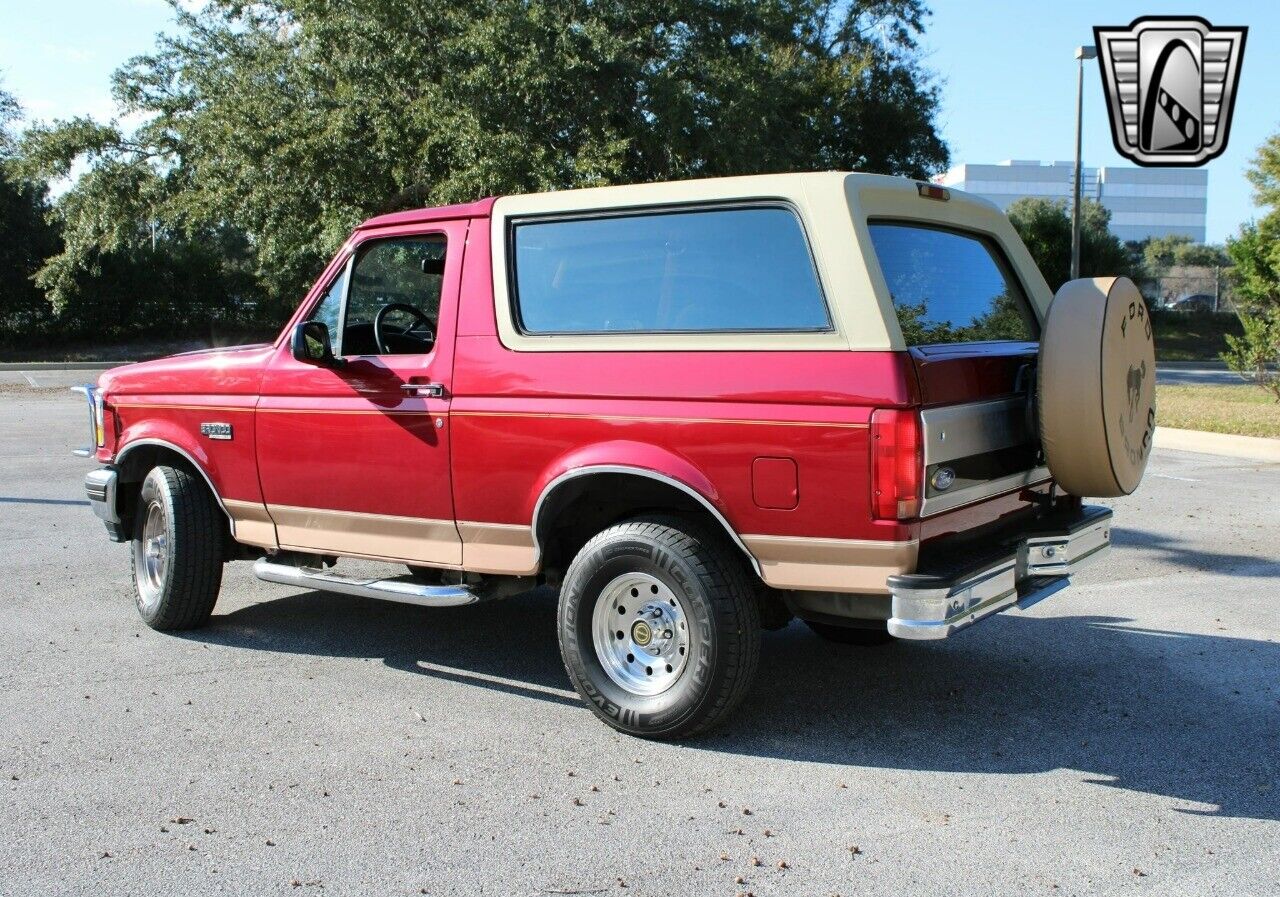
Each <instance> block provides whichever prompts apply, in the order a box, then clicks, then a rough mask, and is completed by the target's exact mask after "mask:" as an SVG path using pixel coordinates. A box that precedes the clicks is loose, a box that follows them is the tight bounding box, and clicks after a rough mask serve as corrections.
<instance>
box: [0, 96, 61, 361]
mask: <svg viewBox="0 0 1280 897" xmlns="http://www.w3.org/2000/svg"><path fill="white" fill-rule="evenodd" d="M21 117H22V109H21V107H20V106H19V105H18V101H17V100H16V99H15V98H14V97H13V95H12V94H10V93H8V92H6V91H4V90H0V283H2V284H3V285H4V286H3V289H0V343H11V342H13V341H15V340H16V339H17V338H19V337H20V336H21V335H30V334H40V333H43V332H44V331H45V330H46V329H47V328H48V327H49V322H50V319H51V317H52V316H51V314H50V311H49V307H48V305H47V303H46V302H45V301H44V295H43V293H42V292H41V291H40V290H39V289H38V288H37V287H36V284H35V281H34V278H35V274H36V272H37V271H38V270H39V268H40V265H41V264H42V263H43V261H44V259H45V258H47V257H48V256H50V255H52V254H53V253H54V252H55V251H56V247H57V232H56V231H55V230H54V228H53V227H52V226H51V225H50V224H49V222H48V221H47V220H46V217H45V215H46V211H47V208H46V194H47V190H46V188H45V185H44V184H43V183H41V182H39V181H30V180H27V179H26V178H24V177H22V176H21V174H20V173H19V172H18V171H17V168H16V166H15V165H14V162H13V155H14V149H15V139H14V136H13V134H12V133H11V129H12V126H13V125H14V123H15V122H17V121H18V120H19V119H20V118H21Z"/></svg>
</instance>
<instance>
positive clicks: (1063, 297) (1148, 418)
mask: <svg viewBox="0 0 1280 897" xmlns="http://www.w3.org/2000/svg"><path fill="white" fill-rule="evenodd" d="M1039 368H1040V369H1039V376H1038V378H1037V379H1038V381H1039V382H1038V386H1039V405H1040V407H1039V411H1040V437H1041V440H1042V441H1043V443H1044V452H1045V458H1046V459H1047V461H1048V464H1049V470H1050V472H1051V473H1052V474H1053V477H1054V479H1055V480H1057V481H1058V485H1060V486H1061V487H1062V488H1063V489H1064V490H1066V491H1067V492H1069V493H1071V494H1072V495H1078V496H1088V495H1092V496H1115V495H1128V494H1129V493H1131V492H1133V490H1134V489H1136V488H1138V483H1139V482H1141V480H1142V474H1143V471H1144V470H1146V467H1147V458H1148V456H1149V455H1150V454H1151V439H1152V436H1153V435H1154V433H1155V425H1156V413H1155V402H1156V385H1155V384H1156V358H1155V344H1154V343H1153V342H1152V339H1151V317H1150V315H1148V314H1147V306H1146V303H1145V302H1144V301H1143V299H1142V294H1141V293H1139V292H1138V288H1137V287H1136V286H1134V284H1133V281H1131V280H1129V279H1128V278H1127V277H1093V278H1081V279H1079V280H1072V281H1070V282H1068V283H1065V284H1063V286H1062V288H1061V289H1059V290H1058V293H1057V295H1056V296H1054V298H1053V304H1052V305H1050V306H1049V316H1048V320H1047V321H1046V323H1045V326H1044V332H1043V333H1042V334H1041V336H1040V365H1039Z"/></svg>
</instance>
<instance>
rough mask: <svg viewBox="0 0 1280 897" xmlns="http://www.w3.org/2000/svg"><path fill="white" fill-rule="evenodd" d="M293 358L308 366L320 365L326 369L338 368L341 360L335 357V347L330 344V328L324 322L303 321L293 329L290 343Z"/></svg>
mask: <svg viewBox="0 0 1280 897" xmlns="http://www.w3.org/2000/svg"><path fill="white" fill-rule="evenodd" d="M290 346H291V348H292V349H293V357H294V358H296V359H297V360H298V361H301V362H305V363H306V364H319V365H324V366H325V367H338V366H340V365H341V364H342V359H341V358H336V357H334V354H333V345H332V344H331V343H330V342H329V328H328V326H327V325H325V324H324V323H323V322H322V321H303V322H302V323H301V324H298V325H297V326H296V327H294V328H293V338H292V340H291V341H290Z"/></svg>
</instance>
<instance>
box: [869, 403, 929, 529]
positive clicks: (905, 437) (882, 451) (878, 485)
mask: <svg viewBox="0 0 1280 897" xmlns="http://www.w3.org/2000/svg"><path fill="white" fill-rule="evenodd" d="M923 460H924V459H923V447H922V446H921V444H920V417H919V416H918V415H917V414H916V412H915V411H903V410H899V409H896V408H881V409H879V410H877V411H874V412H872V414H871V509H872V512H873V513H874V514H875V516H876V517H878V518H881V519H883V520H905V519H907V518H910V517H915V516H916V515H917V514H919V513H920V480H921V477H922V473H921V471H922V469H923Z"/></svg>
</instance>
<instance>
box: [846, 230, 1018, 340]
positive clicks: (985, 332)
mask: <svg viewBox="0 0 1280 897" xmlns="http://www.w3.org/2000/svg"><path fill="white" fill-rule="evenodd" d="M869 227H870V229H871V242H872V244H873V245H874V246H875V250H876V257H877V258H878V259H879V260H880V270H881V271H883V272H884V278H885V281H886V282H887V283H888V286H889V295H890V296H891V297H892V299H893V305H894V308H895V309H897V312H898V323H899V324H900V325H901V327H902V336H903V338H904V339H905V340H906V342H907V345H908V346H921V345H931V344H937V343H967V342H978V341H981V340H1035V339H1038V338H1039V333H1040V329H1039V326H1038V325H1037V323H1036V319H1035V315H1034V314H1033V313H1032V311H1031V306H1030V304H1029V303H1028V302H1027V297H1026V294H1024V293H1023V291H1022V287H1021V286H1020V285H1019V283H1018V281H1017V280H1016V279H1015V278H1014V277H1013V275H1012V274H1011V273H1010V271H1009V269H1008V266H1007V265H1006V264H1005V262H1004V260H1003V259H1002V258H1001V257H1000V256H999V255H998V254H997V252H996V250H995V248H994V247H993V246H992V244H991V243H990V241H988V240H986V239H985V238H982V237H977V236H974V235H971V234H964V233H960V232H958V231H950V230H941V229H939V228H933V227H922V226H919V225H911V224H888V223H883V222H881V223H876V222H873V223H871V224H870V225H869Z"/></svg>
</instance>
